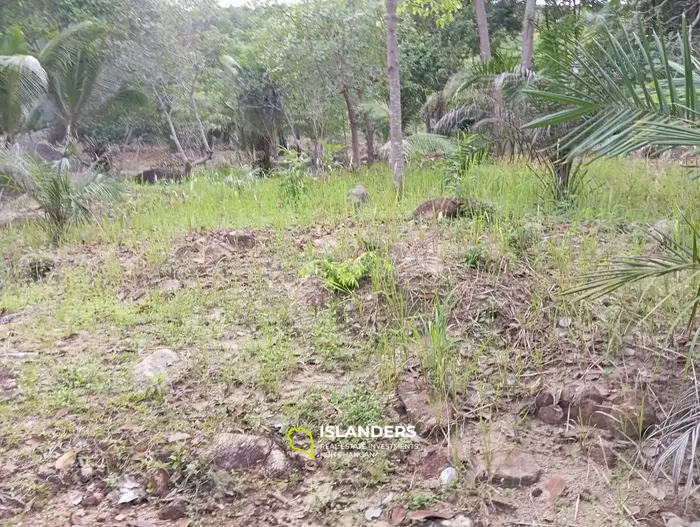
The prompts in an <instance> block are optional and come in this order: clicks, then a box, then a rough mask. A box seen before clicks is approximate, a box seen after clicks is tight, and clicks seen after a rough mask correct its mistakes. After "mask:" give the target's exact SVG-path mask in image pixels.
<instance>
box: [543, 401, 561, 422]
mask: <svg viewBox="0 0 700 527" xmlns="http://www.w3.org/2000/svg"><path fill="white" fill-rule="evenodd" d="M537 417H539V419H540V421H542V422H543V423H547V424H548V425H555V424H557V423H560V422H561V421H562V420H563V419H564V410H562V409H561V406H558V405H554V404H551V405H549V406H543V407H542V408H540V409H539V410H537Z"/></svg>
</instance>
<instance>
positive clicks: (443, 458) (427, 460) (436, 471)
mask: <svg viewBox="0 0 700 527" xmlns="http://www.w3.org/2000/svg"><path fill="white" fill-rule="evenodd" d="M414 456H415V457H417V458H418V459H416V460H415V467H416V468H415V471H416V475H418V476H420V477H421V478H422V479H435V478H437V477H439V475H440V471H441V470H442V469H443V468H444V467H445V466H446V465H449V464H450V460H449V459H447V455H446V453H445V450H444V449H443V448H440V447H438V446H435V447H431V448H429V449H427V450H423V449H421V450H415V451H413V452H411V457H414Z"/></svg>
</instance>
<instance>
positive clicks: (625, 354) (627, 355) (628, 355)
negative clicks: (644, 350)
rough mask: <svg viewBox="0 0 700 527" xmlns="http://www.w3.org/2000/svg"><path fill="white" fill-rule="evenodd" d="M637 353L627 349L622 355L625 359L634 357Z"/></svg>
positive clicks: (632, 349)
mask: <svg viewBox="0 0 700 527" xmlns="http://www.w3.org/2000/svg"><path fill="white" fill-rule="evenodd" d="M635 353H637V351H636V350H635V349H634V348H625V349H623V350H622V355H624V356H625V357H633V356H634V354H635Z"/></svg>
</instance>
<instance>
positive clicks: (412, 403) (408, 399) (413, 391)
mask: <svg viewBox="0 0 700 527" xmlns="http://www.w3.org/2000/svg"><path fill="white" fill-rule="evenodd" d="M396 396H397V407H396V410H397V411H398V412H399V413H400V414H402V415H406V417H407V418H408V420H409V421H410V422H411V423H412V424H413V425H415V427H416V432H417V433H418V435H420V436H421V437H430V436H433V435H435V434H437V433H438V432H439V431H440V430H442V429H444V428H446V427H447V426H448V424H449V423H450V422H452V421H453V418H454V408H453V407H452V406H451V405H449V403H447V404H438V403H433V402H431V401H430V399H429V398H428V388H427V385H426V383H425V380H423V379H422V378H421V377H410V376H409V377H405V378H404V380H403V381H401V383H400V384H399V385H398V386H397V388H396Z"/></svg>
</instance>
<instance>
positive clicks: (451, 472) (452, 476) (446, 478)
mask: <svg viewBox="0 0 700 527" xmlns="http://www.w3.org/2000/svg"><path fill="white" fill-rule="evenodd" d="M453 481H457V471H456V470H455V469H454V468H452V467H447V468H446V469H445V470H443V471H442V472H441V473H440V484H442V485H449V484H450V483H452V482H453Z"/></svg>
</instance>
